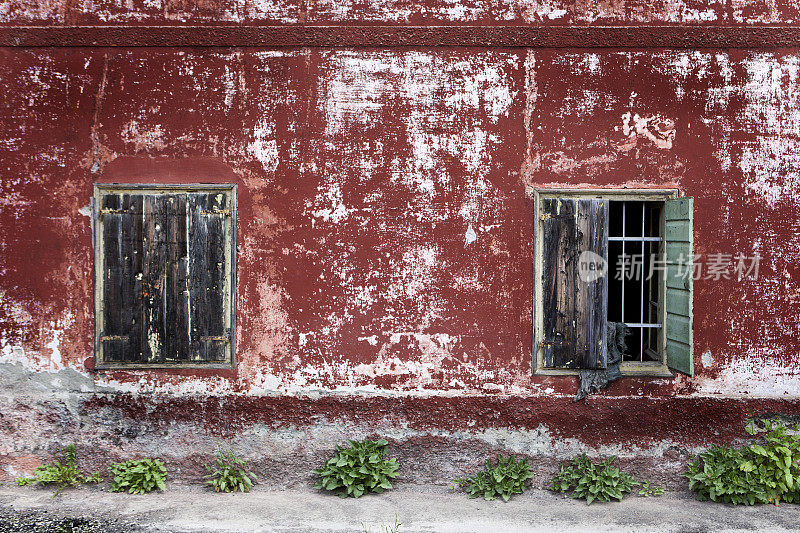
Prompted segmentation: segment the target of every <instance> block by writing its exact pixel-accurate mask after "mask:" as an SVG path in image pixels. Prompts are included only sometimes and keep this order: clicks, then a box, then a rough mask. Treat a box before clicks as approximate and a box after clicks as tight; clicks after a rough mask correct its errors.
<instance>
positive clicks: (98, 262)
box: [92, 183, 238, 369]
mask: <svg viewBox="0 0 800 533" xmlns="http://www.w3.org/2000/svg"><path fill="white" fill-rule="evenodd" d="M192 192H200V193H220V192H222V193H226V194H227V195H228V196H229V202H230V203H229V205H230V209H229V212H228V213H225V214H226V216H229V217H230V223H229V224H228V229H227V231H226V234H225V256H226V261H227V263H228V264H227V267H228V275H227V276H226V284H227V287H226V293H227V294H226V297H225V298H224V299H223V302H224V303H225V304H226V306H225V309H224V310H223V312H224V313H225V315H226V321H227V323H228V324H229V326H230V334H229V343H228V344H229V348H228V352H227V358H226V360H224V361H216V362H205V363H204V362H199V361H187V362H173V363H153V362H120V361H114V362H107V361H104V360H103V351H102V342H101V340H100V339H101V337H102V336H103V327H104V324H103V317H104V313H103V305H104V302H103V271H104V264H103V246H104V243H103V237H102V236H103V231H102V220H101V216H100V215H101V212H100V211H101V209H100V206H101V205H102V203H101V198H102V197H103V195H105V194H120V193H129V194H143V193H148V194H154V195H158V194H180V193H192ZM236 200H237V186H236V185H235V184H231V183H222V184H219V183H208V184H204V183H191V184H145V183H95V185H94V194H93V196H92V234H93V235H92V236H93V248H94V313H95V335H94V359H95V368H97V369H170V368H171V369H193V368H205V369H233V368H236V286H237V281H236V270H237V269H236V256H237V245H236V226H237V221H238V216H237V202H236Z"/></svg>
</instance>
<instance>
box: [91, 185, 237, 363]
mask: <svg viewBox="0 0 800 533" xmlns="http://www.w3.org/2000/svg"><path fill="white" fill-rule="evenodd" d="M235 217H236V189H235V186H232V185H213V186H211V185H209V186H197V187H180V188H179V187H170V186H135V185H102V186H97V187H96V188H95V279H96V286H95V321H96V335H97V338H96V360H97V366H98V367H104V366H105V367H108V366H114V367H116V366H148V367H169V366H203V367H208V366H225V367H227V366H230V365H231V364H232V361H233V351H234V337H233V335H234V329H235V328H234V301H235V300H234V286H235V262H236V258H235V254H234V253H233V250H234V246H235V244H234V240H235V226H236V224H235V220H236V218H235Z"/></svg>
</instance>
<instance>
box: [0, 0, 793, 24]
mask: <svg viewBox="0 0 800 533" xmlns="http://www.w3.org/2000/svg"><path fill="white" fill-rule="evenodd" d="M799 13H800V4H798V2H797V1H796V0H789V1H774V0H772V1H770V0H675V1H648V0H605V1H588V0H582V1H565V0H496V1H491V2H486V1H481V0H418V1H411V0H367V1H356V0H346V1H341V0H253V1H246V0H134V1H122V0H99V1H91V2H90V1H87V0H78V1H69V2H68V1H64V0H6V1H5V2H4V3H3V5H1V6H0V23H7V24H69V25H73V24H74V25H91V24H219V23H228V24H332V23H333V24H341V23H346V24H375V23H377V24H409V25H412V24H414V25H419V24H422V25H424V24H450V25H459V24H481V25H487V24H502V25H504V24H532V25H540V24H541V25H567V24H604V25H609V24H659V23H663V24H702V25H708V24H792V23H797V22H798V18H799V15H798V14H799Z"/></svg>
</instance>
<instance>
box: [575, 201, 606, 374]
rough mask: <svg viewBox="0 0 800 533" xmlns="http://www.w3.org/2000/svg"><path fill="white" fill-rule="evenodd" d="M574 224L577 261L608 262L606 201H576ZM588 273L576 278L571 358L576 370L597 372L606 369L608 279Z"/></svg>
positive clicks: (598, 264) (587, 263) (595, 263)
mask: <svg viewBox="0 0 800 533" xmlns="http://www.w3.org/2000/svg"><path fill="white" fill-rule="evenodd" d="M577 220H578V228H577V230H578V237H577V242H578V252H579V254H581V255H579V261H580V260H581V259H582V260H583V261H585V263H586V266H587V267H589V266H592V265H594V266H600V263H601V261H607V260H608V200H595V199H583V200H579V201H578V219H577ZM584 253H586V255H583V254H584ZM591 254H594V255H591ZM579 271H580V263H579ZM592 272H593V271H589V270H584V272H583V275H582V276H580V275H579V276H578V277H579V280H578V285H577V297H576V304H577V305H576V309H575V323H576V327H575V331H576V335H577V337H576V346H575V351H576V355H575V358H576V360H577V361H578V368H592V369H597V368H606V366H607V360H608V345H607V337H608V328H607V326H606V325H607V323H608V277H607V276H605V275H598V276H599V277H595V276H594V275H592Z"/></svg>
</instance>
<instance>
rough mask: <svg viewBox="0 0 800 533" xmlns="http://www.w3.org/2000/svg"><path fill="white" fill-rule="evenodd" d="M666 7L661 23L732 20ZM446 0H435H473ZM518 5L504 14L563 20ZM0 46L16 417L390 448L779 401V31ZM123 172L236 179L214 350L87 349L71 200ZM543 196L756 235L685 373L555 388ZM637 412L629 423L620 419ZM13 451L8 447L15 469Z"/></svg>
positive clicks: (726, 433) (788, 53)
mask: <svg viewBox="0 0 800 533" xmlns="http://www.w3.org/2000/svg"><path fill="white" fill-rule="evenodd" d="M275 5H277V4H248V7H247V8H246V9H244V8H242V7H241V6H239V7H232V8H230V12H231V13H235V14H236V15H231V16H238V17H242V16H255V15H247V14H246V13H248V12H251V11H253V10H262V11H264V12H266V13H269V12H270V10H275V9H277V8H275V9H274V8H273V7H271V6H275ZM437 5H438V4H437ZM442 5H444V4H442ZM675 5H676V6H677V7H675V8H674V11H670V13H671V14H670V17H673V19H674V20H678V19H681V17H685V18H686V19H688V20H694V21H706V20H712V19H713V17H718V18H717V19H713V20H722V19H724V17H727V16H728V15H726V14H725V13H723V11H724V10H720V9H718V8H719V6H718V5H717V4H702V5H699V4H697V5H694V4H693V5H692V6H683V4H681V5H680V6H678V5H677V4H675ZM214 6H216V4H214ZM214 6H210V7H208V9H211V8H212V7H214ZM343 6H344V7H341V6H340V7H337V9H341V10H347V9H352V10H366V9H367V8H369V9H373V10H374V13H375V15H374V16H375V17H378V18H379V17H380V16H381V15H380V13H381V10H383V9H389V7H385V6H384V4H381V3H370V4H368V5H367V4H364V5H362V4H358V5H356V4H353V5H352V6H350V5H347V4H343ZM382 6H383V7H382ZM426 6H427V4H426ZM459 6H460V7H459ZM459 6H457V5H455V4H454V5H453V7H454V9H455V8H458V9H462V10H463V12H461V13H456V12H453V13H452V14H448V15H447V16H448V17H467V18H468V17H476V20H477V19H478V18H480V17H482V16H483V15H481V14H480V13H479V11H480V9H488V8H486V7H485V6H484V5H483V4H481V5H477V4H476V5H475V6H470V5H468V4H461V5H459ZM526 6H528V8H529V12H528V14H527V15H523V14H522V12H521V11H520V14H519V15H518V14H517V11H515V10H513V9H512V11H510V12H509V13H512V12H513V16H512V15H508V17H510V18H508V20H512V19H513V17H517V16H520V17H523V16H525V17H530V20H534V19H535V20H536V21H539V20H540V19H541V20H544V19H548V20H549V17H550V13H554V14H555V15H554V17H555V18H554V19H553V20H561V21H567V20H574V16H575V11H574V9H573V8H570V9H567V8H564V7H563V6H559V5H558V4H548V5H546V6H542V5H539V4H530V5H528V4H526ZM681 6H683V7H681ZM217 7H219V6H217ZM501 7H502V6H501ZM501 7H498V8H497V9H501ZM618 7H619V6H617V5H616V4H615V5H610V4H609V5H605V4H598V5H597V6H594V7H592V8H589V7H586V9H585V10H583V11H582V12H581V13H582V15H581V16H582V17H584V18H588V17H595V16H596V17H597V18H596V20H605V19H604V18H603V17H606V16H608V17H622V16H623V14H620V13H617V11H616V10H617V9H618ZM416 8H417V5H416V4H415V5H414V6H411V5H408V6H406V7H405V8H402V9H401V8H397V9H394V8H392V9H393V13H395V15H396V16H397V17H398V18H397V21H398V22H402V21H405V20H406V18H407V20H409V21H414V20H416V19H414V17H415V16H417V15H415V14H414V13H415V12H414V11H413V10H414V9H416ZM428 8H430V9H431V12H435V13H438V12H439V11H436V9H440V8H439V7H436V6H434V5H433V4H431V5H430V6H428ZM434 8H436V9H434ZM37 9H38V8H37ZM42 9H44V8H42ZM109 9H110V8H109ZM203 9H205V8H202V6H198V7H197V10H198V13H201V12H204V11H203ZM221 9H223V11H224V12H226V13H227V11H226V10H228V8H221ZM441 9H445V8H441ZM502 9H505V8H502ZM514 9H516V8H514ZM526 9H527V8H526ZM560 9H565V10H566V13H565V14H561V13H560V11H559V10H560ZM648 9H650V8H649V7H648V6H645V5H643V4H642V5H639V4H637V5H636V9H632V10H629V11H627V12H626V13H627V14H624V16H625V17H642V18H647V17H654V16H655V15H648ZM670 9H671V10H672V8H670ZM248 10H249V11H248ZM331 10H333V7H331ZM593 10H594V11H593ZM540 11H541V13H540ZM595 11H596V12H597V13H599V14H597V13H596V14H592V13H594V12H595ZM45 12H49V11H47V10H46V9H45V10H44V11H43V13H45ZM53 12H58V9H57V8H56V7H53ZM243 13H244V14H243ZM288 13H289V14H287V15H286V16H287V17H289V18H291V17H292V16H293V15H292V14H291V12H288ZM337 13H338V14H337ZM497 13H500V11H497ZM603 13H610V15H603ZM615 13H617V14H615ZM712 14H713V16H712ZM362 15H363V16H367V15H364V14H363V13H362ZM31 16H32V15H31ZM37 16H38V15H37ZM43 16H50V15H47V13H45V15H43ZM53 16H55V15H53ZM122 16H123V14H120V15H119V17H122ZM148 16H151V15H148ZM152 16H155V15H152ZM159 16H160V15H159ZM198 16H199V15H198ZM265 16H267V15H265ZM330 16H336V17H344V16H350V15H347V14H346V12H345V11H341V12H336V13H334V12H333V11H331V13H330ZM370 16H372V15H370ZM431 16H434V15H431ZM436 16H439V15H436ZM492 16H496V15H492ZM497 16H501V15H497ZM502 16H505V15H502ZM748 16H750V15H748ZM758 16H761V15H757V14H753V15H752V17H758ZM764 16H766V15H764ZM770 16H771V15H770ZM570 17H573V18H570ZM704 17H708V18H707V19H706V18H704ZM720 17H721V18H720ZM401 19H402V21H401ZM186 20H190V18H187V19H186ZM503 20H506V19H503ZM615 20H616V19H615ZM681 20H682V19H681ZM2 53H3V54H4V56H3V57H4V59H5V61H4V64H6V65H7V66H8V68H7V69H5V70H4V71H3V73H2V74H0V90H2V91H3V93H4V94H5V95H7V97H6V98H5V99H4V100H3V101H2V102H0V108H2V111H3V113H2V114H0V124H1V125H2V127H0V150H2V165H0V175H2V180H0V187H1V188H2V195H0V198H1V199H0V227H2V228H3V231H2V232H0V364H2V365H3V366H4V369H5V370H4V372H0V375H5V376H6V377H7V379H8V380H9V383H11V384H12V385H11V386H9V387H7V388H4V389H3V390H4V393H3V401H7V402H8V403H7V404H4V406H3V412H4V413H5V412H9V413H14V415H13V417H12V418H14V421H13V424H14V429H13V431H14V433H13V434H14V435H16V436H17V437H19V436H20V435H22V436H27V437H30V442H39V443H43V442H46V441H47V438H48V437H46V436H44V437H43V436H38V437H37V436H35V435H34V434H33V429H32V427H31V426H30V425H29V423H25V422H24V421H23V420H21V419H24V418H25V417H24V416H23V414H20V413H24V412H25V411H24V407H22V406H21V405H25V404H31V402H30V399H31V398H33V397H38V396H37V395H42V397H46V398H47V400H46V401H44V400H43V402H44V403H43V405H45V404H46V406H47V407H42V408H41V409H42V411H41V412H37V415H36V416H41V417H42V419H45V418H48V417H49V418H50V419H53V420H58V421H59V422H58V423H59V424H62V426H60V427H64V428H74V427H78V426H79V421H80V422H85V423H87V424H88V425H87V426H86V428H87V429H86V431H87V432H90V431H98V432H99V433H98V434H102V435H103V436H104V437H107V438H108V439H110V440H109V442H112V444H109V445H108V446H109V449H110V450H112V451H113V450H117V451H119V449H120V448H121V447H123V446H127V445H128V444H130V443H135V446H136V448H137V449H142V450H146V449H149V448H148V447H156V446H158V442H160V440H159V439H161V438H162V437H163V431H162V433H158V431H161V430H164V431H167V433H169V431H174V436H177V437H178V438H179V439H183V441H182V442H195V441H194V440H192V439H193V438H192V435H193V434H194V433H193V432H196V431H197V428H198V427H201V426H202V427H205V426H204V424H206V425H207V426H208V427H209V428H211V429H208V432H209V433H210V434H222V433H224V434H225V436H226V437H230V438H232V439H235V438H240V439H244V438H245V437H244V436H247V435H250V433H248V432H253V433H254V434H255V433H258V434H259V435H261V437H260V438H262V441H259V442H263V443H266V444H268V445H269V446H274V447H275V449H280V450H284V451H285V450H288V449H293V446H294V445H293V444H292V443H293V442H294V440H296V439H297V435H299V434H300V433H302V432H312V433H313V432H314V431H319V432H320V433H319V435H323V434H326V433H325V432H324V431H323V430H324V428H330V427H333V426H337V424H339V425H341V427H347V428H351V429H352V428H355V429H353V431H356V432H360V433H359V434H362V433H363V434H364V435H366V434H368V433H369V432H371V431H373V432H384V433H387V434H390V435H393V436H394V438H397V439H398V441H402V442H403V444H400V443H398V446H401V445H402V446H412V444H409V443H412V442H417V443H423V444H430V443H431V442H439V441H437V440H436V439H442V440H443V442H446V443H449V444H448V445H450V446H454V447H456V448H457V449H459V450H460V449H461V448H458V447H459V446H462V445H463V446H465V447H471V448H470V449H472V450H479V451H480V453H484V452H485V451H486V449H487V447H488V448H492V449H507V450H514V451H520V450H521V451H524V452H525V453H538V452H539V451H540V450H543V449H546V448H547V447H548V446H556V447H558V449H559V450H565V452H564V453H567V451H569V452H570V453H571V452H572V451H574V450H578V449H589V450H598V451H601V452H606V451H620V450H622V449H633V448H631V447H632V446H640V444H635V443H640V442H641V443H642V444H641V447H642V449H647V450H649V451H648V452H647V453H652V455H653V456H654V457H655V456H662V455H664V454H667V453H670V452H668V450H669V449H670V447H672V446H673V445H675V443H676V442H677V441H678V440H681V439H684V438H686V439H689V440H692V439H693V442H698V443H705V442H711V441H714V440H715V439H723V438H733V437H734V436H735V434H736V433H735V430H736V428H734V427H733V426H734V425H737V424H739V423H740V422H741V421H742V420H743V419H744V417H745V416H746V414H745V413H746V411H747V410H748V409H749V408H755V409H758V410H759V411H766V410H772V411H775V412H780V411H784V412H797V410H798V407H797V404H796V399H797V394H798V392H797V391H799V390H800V371H799V369H798V368H797V354H798V353H800V340H799V339H800V321H798V317H800V309H798V306H800V296H799V295H800V286H799V285H798V284H799V283H800V281H798V280H800V271H798V269H797V266H796V265H798V264H800V251H798V250H800V237H798V235H800V221H798V220H797V217H796V216H794V213H796V211H797V207H798V202H800V183H798V174H799V173H800V170H798V165H797V161H796V159H797V158H796V156H795V154H796V153H800V150H798V147H797V146H796V139H797V138H798V133H799V131H798V130H800V126H799V125H798V124H800V120H799V119H798V117H800V114H798V109H800V102H798V99H797V94H796V93H797V91H796V89H795V87H796V85H797V76H798V65H800V61H798V56H799V55H800V54H798V52H797V50H783V51H780V52H770V53H765V52H758V53H755V52H745V51H721V50H720V51H713V50H710V51H665V50H652V51H615V50H607V51H575V50H527V51H526V50H519V49H514V50H503V49H496V50H486V49H470V48H452V49H436V50H420V49H413V50H412V49H408V50H407V49H391V50H319V49H314V50H290V49H286V50H258V51H256V50H207V51H203V52H197V51H189V50H182V51H179V50H169V49H160V50H136V49H115V50H86V49H61V50H59V49H39V50H5V51H3V52H2ZM126 181H127V182H135V183H193V182H198V181H199V182H216V183H236V184H237V185H238V186H239V219H238V228H237V233H238V236H239V240H238V248H239V250H238V266H239V269H238V291H237V294H238V301H237V326H238V331H237V338H238V346H237V366H236V368H235V369H233V370H181V371H175V372H163V371H159V372H153V371H146V370H108V371H96V370H94V369H93V366H92V360H91V357H92V349H93V346H92V340H93V336H94V322H93V316H92V309H93V305H92V294H93V287H92V281H91V280H92V274H93V265H92V253H91V252H92V251H91V246H92V240H91V225H90V220H89V218H88V215H89V214H90V212H89V211H88V210H87V207H86V206H87V202H88V200H89V198H90V197H91V191H92V186H93V184H94V182H126ZM536 187H582V188H590V187H629V188H638V187H658V188H676V189H679V190H680V191H681V192H682V193H684V194H686V195H688V196H693V197H694V198H695V206H696V212H695V228H696V231H695V247H696V251H697V253H700V254H702V255H706V254H711V253H726V254H735V253H738V252H742V253H745V254H752V253H755V252H759V253H761V254H762V255H763V256H764V259H763V262H762V267H761V270H760V275H759V278H758V279H746V280H742V281H738V280H736V279H721V280H716V281H715V280H706V279H700V280H697V281H696V284H695V290H696V293H695V308H694V314H695V332H694V337H695V353H696V354H698V357H697V364H696V369H695V370H696V377H695V378H692V379H689V378H684V377H680V378H675V379H665V378H658V379H651V378H626V379H623V380H620V381H618V382H615V383H614V384H613V385H612V386H611V387H610V388H609V389H608V390H607V391H606V392H605V393H604V395H603V396H602V397H599V398H598V399H596V400H594V399H593V400H592V401H596V402H597V404H589V405H587V406H573V404H572V403H571V397H572V396H573V395H574V390H575V387H576V382H575V380H574V378H571V377H563V376H550V377H545V376H533V377H532V376H531V367H532V360H533V356H534V354H533V353H532V347H531V345H532V341H533V340H532V335H531V331H532V316H531V308H532V292H533V291H532V283H533V275H534V274H533V262H532V253H533V252H532V250H533V243H532V241H533V235H534V220H533V201H532V192H533V189H534V188H536ZM706 354H708V355H707V356H706ZM53 398H55V399H53ZM745 398H746V400H745ZM59 402H61V403H59ZM187 406H191V408H189V407H187ZM643 406H644V407H643ZM6 407H7V408H6ZM370 409H375V410H376V411H375V413H376V414H374V417H373V418H369V417H371V416H373V415H372V414H371V413H372V411H370ZM642 409H645V411H644V414H642ZM195 410H197V414H196V415H195V414H193V413H194V412H195ZM353 413H355V414H353ZM630 413H637V414H638V415H640V418H639V419H638V421H639V422H641V421H642V420H645V421H646V422H647V423H646V424H641V423H640V424H639V426H646V427H647V431H648V435H644V434H643V433H642V432H644V431H645V429H643V428H639V427H637V428H635V429H634V430H630V429H623V427H625V424H628V426H630V425H631V424H629V422H630V418H629V416H631V415H630ZM268 416H272V417H273V418H272V419H269V418H266V417H268ZM258 417H262V418H258ZM348 417H350V418H348ZM353 417H355V418H353ZM541 417H547V420H544V419H542V418H541ZM17 418H19V419H20V420H17ZM361 419H363V420H361ZM723 419H724V420H726V421H728V422H725V424H727V425H723V424H722V423H720V422H719V421H720V420H723ZM106 420H107V421H106ZM130 420H136V421H137V424H138V425H137V424H133V423H132V422H130ZM353 420H355V422H354V421H353ZM598 420H599V421H598ZM684 420H688V422H684ZM104 421H105V422H104ZM139 421H142V422H141V424H139ZM715 421H716V422H715ZM3 423H4V422H2V421H0V424H3ZM7 423H8V424H12V422H7ZM49 423H51V424H52V423H53V422H49ZM601 423H602V424H605V425H604V426H602V427H601V426H600V424H601ZM348 424H349V425H348ZM98 428H105V429H98ZM137 428H138V429H137ZM164 428H167V429H164ZM169 428H172V429H169ZM259 428H261V429H259ZM264 428H266V429H264ZM309 428H316V429H309ZM262 430H263V431H262ZM65 431H66V430H65ZM69 431H78V429H69ZM136 431H142V432H144V435H145V436H142V437H138V436H130V435H134V434H136V435H138V433H136ZM204 431H205V430H204ZM337 431H340V433H335V434H336V435H340V434H341V435H344V432H345V430H344V429H341V428H340V429H338V430H337ZM715 431H716V432H717V433H715ZM225 432H228V433H225ZM259 432H261V433H259ZM8 434H9V435H11V434H12V433H11V430H9V433H8ZM314 434H315V435H317V433H314ZM126 435H127V436H126ZM155 435H162V436H160V437H157V438H156V437H155ZM676 435H677V436H676ZM695 435H696V437H695ZM648 436H652V438H645V437H648ZM690 437H691V438H690ZM98 438H99V437H98ZM37 439H38V440H37ZM113 439H117V440H116V441H115V440H113ZM403 439H405V440H403ZM414 439H418V440H414ZM571 439H574V440H571ZM16 440H17V441H20V439H19V438H17V439H16ZM23 440H24V439H23ZM116 442H118V444H117V443H116ZM467 442H468V444H465V443H467ZM553 443H555V444H553ZM632 443H634V444H632ZM317 445H319V446H322V444H319V443H316V444H314V446H317ZM419 445H422V444H419ZM442 446H445V445H442ZM473 447H474V448H473ZM110 453H111V452H110ZM114 453H116V452H114ZM170 453H173V452H170ZM174 453H176V454H177V453H178V452H177V451H175V452H174ZM474 453H475V455H476V456H477V455H478V451H474ZM4 454H5V455H4ZM30 454H31V450H30V449H28V448H24V449H23V448H22V447H18V446H17V447H15V445H14V444H13V443H12V439H11V438H8V439H6V440H5V441H3V440H2V439H0V456H7V457H9V461H11V460H12V459H13V458H16V459H13V460H14V461H17V462H18V464H19V465H20V466H13V465H12V466H9V467H8V468H6V472H7V473H9V472H16V471H18V470H14V469H18V468H24V466H22V465H24V464H28V463H26V462H25V461H26V460H25V459H24V458H25V457H27V456H29V455H30ZM678 462H679V461H678V459H675V464H677V463H678ZM4 464H5V463H4ZM9 464H11V463H9ZM14 464H15V465H16V464H17V463H14ZM443 475H444V474H443Z"/></svg>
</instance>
